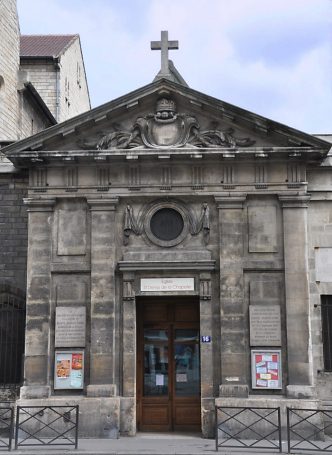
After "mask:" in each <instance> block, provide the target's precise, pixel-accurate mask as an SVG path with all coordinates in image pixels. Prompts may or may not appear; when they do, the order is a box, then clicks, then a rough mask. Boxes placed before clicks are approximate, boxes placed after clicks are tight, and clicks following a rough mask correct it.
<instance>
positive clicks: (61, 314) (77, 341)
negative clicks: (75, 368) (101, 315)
mask: <svg viewBox="0 0 332 455" xmlns="http://www.w3.org/2000/svg"><path fill="white" fill-rule="evenodd" d="M85 329H86V309H85V307H83V306H79V307H73V306H58V307H57V308H56V313H55V347H56V348H57V347H59V348H60V347H61V348H66V347H68V348H83V347H85Z"/></svg>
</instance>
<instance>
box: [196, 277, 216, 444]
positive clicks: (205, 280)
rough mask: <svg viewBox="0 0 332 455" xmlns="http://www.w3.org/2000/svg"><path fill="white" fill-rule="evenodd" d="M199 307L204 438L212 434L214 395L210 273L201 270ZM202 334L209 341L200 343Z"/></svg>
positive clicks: (211, 436) (210, 436)
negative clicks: (208, 337)
mask: <svg viewBox="0 0 332 455" xmlns="http://www.w3.org/2000/svg"><path fill="white" fill-rule="evenodd" d="M199 279H200V286H199V288H200V290H199V307H200V335H201V345H200V349H201V403H202V404H201V409H202V433H203V437H205V438H213V436H214V397H213V382H214V381H213V345H214V343H215V341H214V340H213V337H212V323H213V314H212V295H211V291H212V287H211V273H209V272H202V273H201V274H200V276H199ZM202 336H210V337H211V341H210V343H202Z"/></svg>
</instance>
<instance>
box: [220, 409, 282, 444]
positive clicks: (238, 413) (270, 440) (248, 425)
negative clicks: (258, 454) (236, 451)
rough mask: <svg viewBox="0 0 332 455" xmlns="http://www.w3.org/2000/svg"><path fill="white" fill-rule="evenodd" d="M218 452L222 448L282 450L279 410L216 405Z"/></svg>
mask: <svg viewBox="0 0 332 455" xmlns="http://www.w3.org/2000/svg"><path fill="white" fill-rule="evenodd" d="M215 413H216V415H215V422H216V431H215V435H216V450H217V451H218V449H219V447H227V448H242V449H253V450H257V449H264V450H274V451H275V450H279V452H281V449H282V446H281V423H280V408H263V407H262V408H261V407H251V406H243V407H235V406H234V407H233V406H221V407H219V406H217V407H216V410H215Z"/></svg>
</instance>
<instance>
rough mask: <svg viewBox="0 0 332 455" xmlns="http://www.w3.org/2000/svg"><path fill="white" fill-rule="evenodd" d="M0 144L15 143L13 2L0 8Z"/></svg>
mask: <svg viewBox="0 0 332 455" xmlns="http://www.w3.org/2000/svg"><path fill="white" fill-rule="evenodd" d="M0 30H1V32H0V33H1V35H0V37H1V44H0V68H1V70H0V106H1V107H0V141H12V140H17V139H18V115H17V112H18V92H17V88H18V87H17V78H18V71H19V64H20V59H19V46H20V40H19V33H20V32H19V24H18V17H17V9H16V2H9V1H3V2H1V5H0Z"/></svg>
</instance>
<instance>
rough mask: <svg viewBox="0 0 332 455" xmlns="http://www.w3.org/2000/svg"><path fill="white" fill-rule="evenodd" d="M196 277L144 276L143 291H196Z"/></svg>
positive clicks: (142, 281)
mask: <svg viewBox="0 0 332 455" xmlns="http://www.w3.org/2000/svg"><path fill="white" fill-rule="evenodd" d="M194 290H195V280H194V278H142V279H141V291H142V292H174V291H194Z"/></svg>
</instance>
